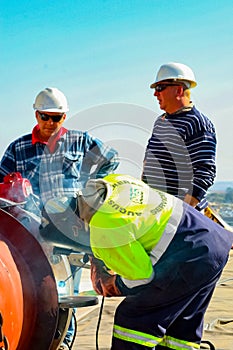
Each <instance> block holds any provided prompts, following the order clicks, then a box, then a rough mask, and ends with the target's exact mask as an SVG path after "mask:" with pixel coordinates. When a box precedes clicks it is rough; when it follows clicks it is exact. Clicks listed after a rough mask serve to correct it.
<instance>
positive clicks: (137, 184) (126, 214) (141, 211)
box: [90, 174, 183, 287]
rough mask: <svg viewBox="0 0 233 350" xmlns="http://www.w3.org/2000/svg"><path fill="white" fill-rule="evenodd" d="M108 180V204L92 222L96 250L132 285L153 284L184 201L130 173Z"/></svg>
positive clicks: (108, 264) (91, 233)
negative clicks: (160, 259) (159, 262)
mask: <svg viewBox="0 0 233 350" xmlns="http://www.w3.org/2000/svg"><path fill="white" fill-rule="evenodd" d="M104 180H105V181H106V183H105V184H106V187H107V194H106V198H105V201H104V203H103V205H102V206H101V207H100V208H99V209H98V211H97V212H96V213H95V214H94V216H93V217H92V219H91V221H90V237H91V238H90V239H91V248H92V251H93V253H94V255H95V257H97V258H99V259H101V260H103V261H104V262H105V264H106V265H107V267H108V268H109V269H111V270H113V271H115V272H116V273H117V274H119V275H120V276H121V278H122V280H123V281H124V283H125V284H126V285H127V286H128V287H134V286H137V285H141V284H145V283H148V282H149V281H151V280H152V279H153V275H154V272H153V265H154V264H155V263H156V262H157V261H158V260H159V258H160V257H161V255H162V254H163V253H164V251H165V250H166V248H167V246H168V245H169V243H170V242H171V240H172V239H173V236H174V234H175V232H176V229H177V226H178V225H179V222H180V218H181V217H182V212H183V204H182V203H183V202H182V201H180V200H179V199H177V198H175V197H173V196H171V195H169V194H166V193H164V192H161V191H157V190H155V189H151V188H150V187H149V186H148V185H146V184H144V183H143V182H142V181H140V180H137V179H135V178H132V177H130V176H128V175H117V174H112V175H108V176H107V177H105V178H104ZM97 181H98V180H97ZM99 181H101V180H99Z"/></svg>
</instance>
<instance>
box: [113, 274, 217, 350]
mask: <svg viewBox="0 0 233 350" xmlns="http://www.w3.org/2000/svg"><path fill="white" fill-rule="evenodd" d="M220 274H221V272H219V273H218V274H217V275H216V276H215V277H214V278H213V279H212V280H211V281H209V282H208V283H207V284H206V285H205V286H203V287H202V288H199V289H198V290H195V291H193V292H192V293H189V295H183V297H180V298H177V299H176V298H175V297H174V296H175V295H177V294H179V293H177V290H175V289H174V290H172V288H173V287H172V286H170V290H167V291H166V292H165V291H164V290H163V291H162V290H161V289H159V288H157V287H156V283H155V284H153V283H152V284H151V285H150V286H148V287H147V288H145V291H144V292H142V293H140V294H138V295H135V296H129V297H126V298H125V299H124V300H123V301H122V303H121V304H120V305H119V306H118V308H117V310H116V314H115V320H114V324H115V325H118V326H121V327H124V328H125V329H130V330H133V331H136V332H142V333H143V334H147V335H149V336H150V335H151V336H153V337H156V338H158V339H160V340H161V342H162V341H163V340H164V339H166V337H172V339H177V340H181V341H187V342H192V343H195V344H200V342H201V337H202V332H203V320H204V314H205V311H206V309H207V307H208V304H209V302H210V299H211V296H212V294H213V291H214V288H215V285H216V283H217V281H218V279H219V277H220ZM174 287H175V286H174ZM176 287H177V286H176ZM131 340H132V339H131ZM131 340H130V339H128V340H122V339H118V338H116V337H115V336H113V338H112V347H111V350H142V349H156V350H160V349H161V350H165V349H174V348H173V347H169V344H168V345H165V344H164V342H163V343H162V344H163V345H160V344H159V341H158V343H157V344H156V345H155V346H154V347H153V346H145V345H141V344H139V343H137V340H136V342H135V341H134V340H133V341H131ZM187 349H188V350H189V349H190V350H192V349H194V348H193V347H192V346H191V345H190V348H187Z"/></svg>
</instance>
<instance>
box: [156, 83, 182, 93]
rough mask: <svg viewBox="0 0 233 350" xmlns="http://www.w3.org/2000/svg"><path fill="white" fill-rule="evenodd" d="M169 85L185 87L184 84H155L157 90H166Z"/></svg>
mask: <svg viewBox="0 0 233 350" xmlns="http://www.w3.org/2000/svg"><path fill="white" fill-rule="evenodd" d="M168 86H183V87H184V85H183V84H158V85H156V86H155V91H156V92H161V91H163V90H165V89H166V88H167V87H168ZM184 88H185V87H184Z"/></svg>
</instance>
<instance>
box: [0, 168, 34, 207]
mask: <svg viewBox="0 0 233 350" xmlns="http://www.w3.org/2000/svg"><path fill="white" fill-rule="evenodd" d="M31 193H32V186H31V183H30V181H29V180H28V179H25V178H23V177H22V176H21V174H20V173H19V172H15V173H10V174H8V175H6V176H5V177H4V179H3V182H2V183H0V197H2V198H6V199H9V200H11V201H14V202H16V203H20V202H23V201H25V200H26V199H27V197H28V196H29V195H30V194H31Z"/></svg>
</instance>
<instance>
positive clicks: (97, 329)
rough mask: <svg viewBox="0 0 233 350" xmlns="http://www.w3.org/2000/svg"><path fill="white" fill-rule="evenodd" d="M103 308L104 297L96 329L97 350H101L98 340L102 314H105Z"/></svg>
mask: <svg viewBox="0 0 233 350" xmlns="http://www.w3.org/2000/svg"><path fill="white" fill-rule="evenodd" d="M103 307H104V296H103V297H102V301H101V305H100V311H99V317H98V322H97V327H96V337H95V344H96V350H99V345H98V338H99V328H100V322H101V317H102V313H103Z"/></svg>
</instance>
